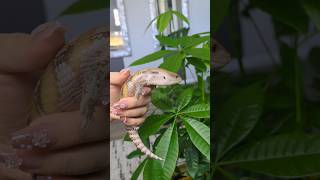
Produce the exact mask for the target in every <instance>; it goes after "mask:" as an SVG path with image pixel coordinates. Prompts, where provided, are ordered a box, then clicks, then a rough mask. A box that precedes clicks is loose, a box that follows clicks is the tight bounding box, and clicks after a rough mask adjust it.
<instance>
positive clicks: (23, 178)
mask: <svg viewBox="0 0 320 180" xmlns="http://www.w3.org/2000/svg"><path fill="white" fill-rule="evenodd" d="M0 179H1V180H32V175H31V174H29V173H26V172H24V171H21V170H19V169H12V168H7V167H6V166H5V165H4V164H1V163H0Z"/></svg>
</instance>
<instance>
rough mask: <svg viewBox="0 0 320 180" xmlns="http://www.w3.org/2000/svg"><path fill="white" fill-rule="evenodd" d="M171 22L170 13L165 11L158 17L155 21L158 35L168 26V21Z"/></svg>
mask: <svg viewBox="0 0 320 180" xmlns="http://www.w3.org/2000/svg"><path fill="white" fill-rule="evenodd" d="M171 20H172V13H171V11H167V12H165V13H163V14H160V15H159V18H158V20H157V29H158V31H159V32H160V33H162V32H163V31H164V30H165V29H166V27H167V26H168V25H169V23H170V21H171Z"/></svg>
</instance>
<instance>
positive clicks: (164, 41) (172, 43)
mask: <svg viewBox="0 0 320 180" xmlns="http://www.w3.org/2000/svg"><path fill="white" fill-rule="evenodd" d="M156 38H157V39H158V40H159V42H160V44H161V45H166V46H169V47H177V46H178V45H179V39H176V38H171V37H167V36H163V35H157V36H156Z"/></svg>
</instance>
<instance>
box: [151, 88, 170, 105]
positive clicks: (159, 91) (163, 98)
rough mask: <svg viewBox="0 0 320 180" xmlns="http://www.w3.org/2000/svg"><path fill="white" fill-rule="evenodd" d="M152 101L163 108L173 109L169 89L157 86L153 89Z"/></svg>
mask: <svg viewBox="0 0 320 180" xmlns="http://www.w3.org/2000/svg"><path fill="white" fill-rule="evenodd" d="M151 102H152V104H153V105H155V106H156V107H158V108H160V109H162V110H170V109H172V104H173V103H172V101H171V98H170V97H169V96H168V92H167V89H163V88H156V89H154V90H153V91H152V96H151Z"/></svg>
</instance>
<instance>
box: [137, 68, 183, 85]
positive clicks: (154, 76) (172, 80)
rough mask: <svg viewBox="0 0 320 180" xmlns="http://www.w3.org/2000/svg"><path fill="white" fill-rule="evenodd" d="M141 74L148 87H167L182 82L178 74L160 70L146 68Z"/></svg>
mask: <svg viewBox="0 0 320 180" xmlns="http://www.w3.org/2000/svg"><path fill="white" fill-rule="evenodd" d="M142 74H144V75H146V77H147V84H148V85H157V86H167V85H173V84H179V83H180V82H181V81H182V79H181V77H180V76H179V75H178V74H176V73H173V72H170V71H167V70H164V69H161V68H148V69H145V70H143V71H142Z"/></svg>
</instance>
